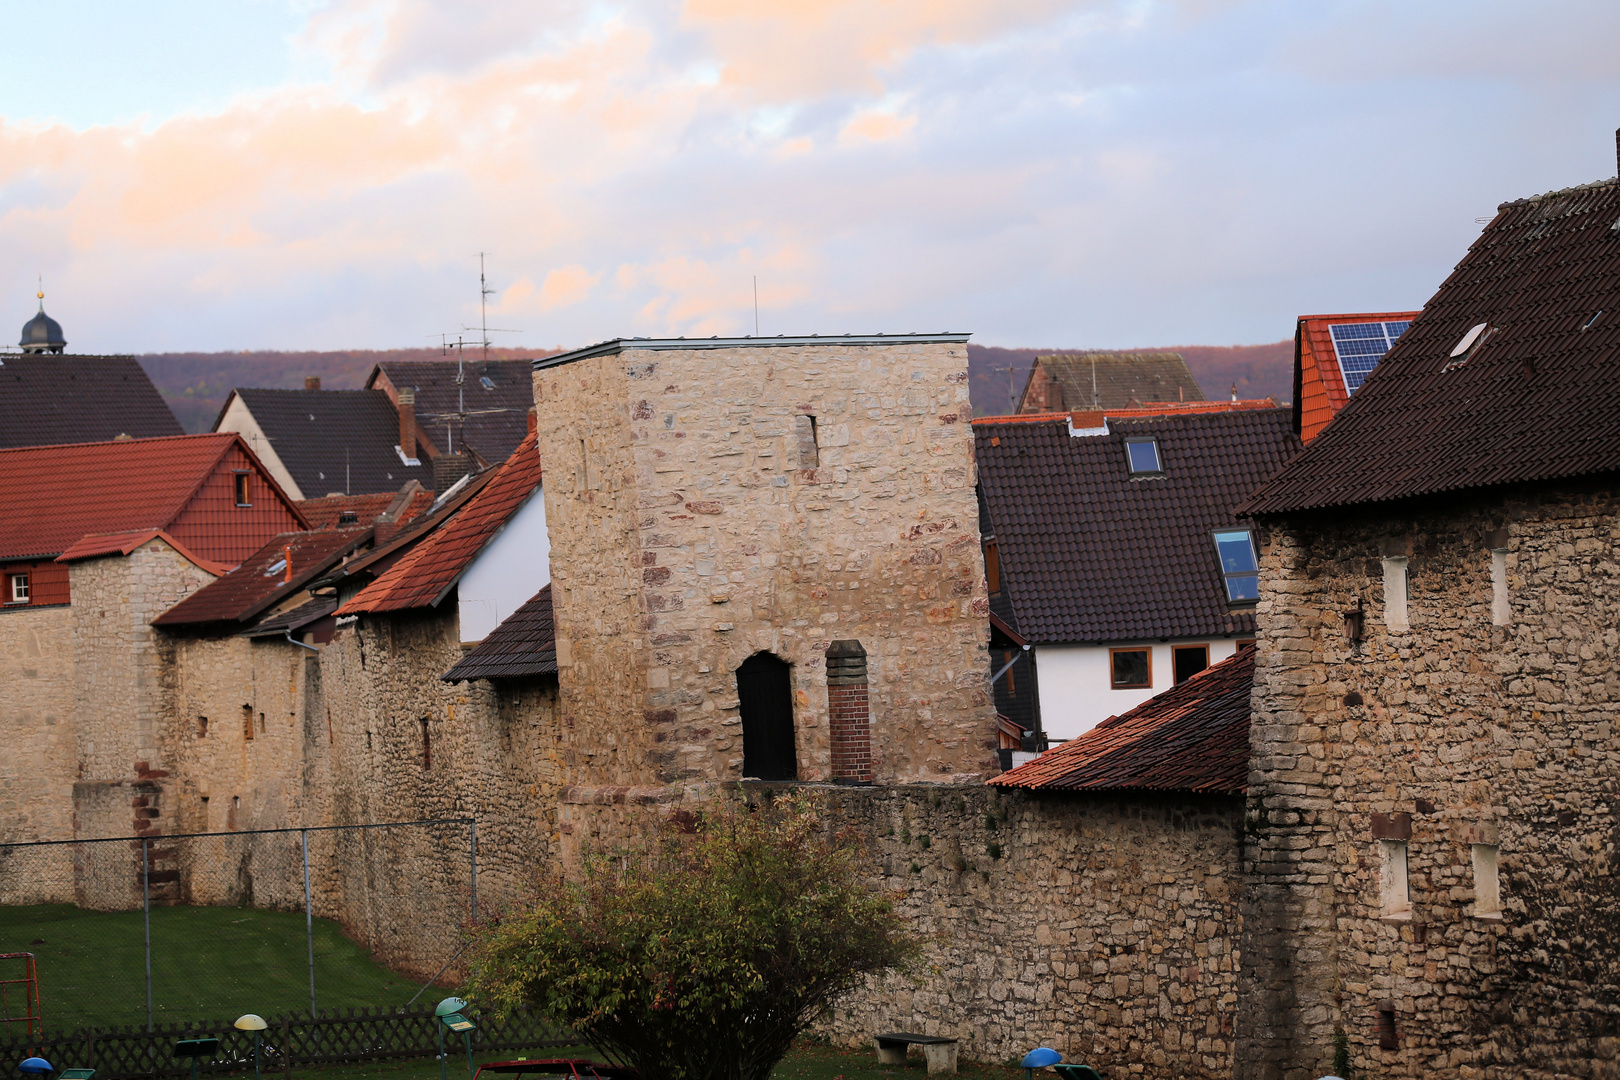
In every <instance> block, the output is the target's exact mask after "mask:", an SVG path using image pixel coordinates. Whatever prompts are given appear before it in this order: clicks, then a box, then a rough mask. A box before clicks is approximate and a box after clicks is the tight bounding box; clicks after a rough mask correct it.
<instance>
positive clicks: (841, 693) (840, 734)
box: [827, 641, 872, 784]
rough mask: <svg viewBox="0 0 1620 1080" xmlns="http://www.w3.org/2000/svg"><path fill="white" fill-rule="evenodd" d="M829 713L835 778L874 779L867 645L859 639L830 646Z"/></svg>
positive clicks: (836, 780) (854, 781)
mask: <svg viewBox="0 0 1620 1080" xmlns="http://www.w3.org/2000/svg"><path fill="white" fill-rule="evenodd" d="M827 714H828V717H829V720H830V724H831V728H832V772H833V782H834V783H840V784H870V783H871V782H872V708H871V702H870V701H869V700H868V698H867V681H866V649H865V648H863V647H862V646H861V643H860V642H859V641H835V642H833V643H832V644H831V645H829V646H828V647H827Z"/></svg>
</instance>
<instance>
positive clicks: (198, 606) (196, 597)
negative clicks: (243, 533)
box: [152, 529, 371, 626]
mask: <svg viewBox="0 0 1620 1080" xmlns="http://www.w3.org/2000/svg"><path fill="white" fill-rule="evenodd" d="M370 537H371V530H370V529H332V530H328V531H323V532H301V533H287V534H284V535H282V536H277V537H274V538H272V539H271V540H270V542H269V543H267V544H265V545H264V547H262V548H260V549H259V550H258V551H256V552H254V553H253V555H252V556H251V557H249V558H248V559H247V560H246V561H244V562H243V563H242V565H241V566H239V567H237V568H236V569H235V570H233V571H231V572H230V573H228V574H226V575H225V576H224V577H222V578H220V579H219V580H217V581H211V582H209V583H208V584H207V585H205V586H203V587H202V588H201V589H198V590H197V591H196V592H194V593H192V594H191V595H190V596H188V597H186V598H185V599H184V600H182V601H180V602H179V603H178V604H176V605H175V606H174V607H172V608H170V609H169V610H168V611H165V612H164V613H163V614H161V615H159V616H158V617H157V618H155V619H153V620H152V625H153V626H194V625H199V624H203V623H221V622H223V623H245V622H250V621H252V620H253V619H256V618H258V617H259V616H260V615H262V614H264V613H265V612H266V611H269V610H270V609H271V608H273V607H275V606H276V605H277V604H278V603H280V602H281V601H283V600H286V599H287V598H288V597H291V596H297V595H298V594H300V593H302V592H303V591H304V589H305V587H306V586H308V584H309V583H310V582H311V581H313V580H314V579H315V578H316V577H318V576H320V575H321V574H324V573H325V572H326V571H328V570H330V569H331V568H332V567H333V566H335V565H337V563H338V562H339V561H341V560H342V558H343V557H344V556H345V555H348V554H351V553H352V552H353V551H354V550H355V549H356V548H358V547H359V546H360V545H362V544H364V543H366V542H367V540H369V539H370ZM289 556H290V559H289ZM286 561H290V563H291V572H290V573H289V572H288V570H287V568H286V567H285V565H283V566H280V567H278V566H277V564H282V563H284V562H286ZM272 568H275V572H274V573H272V572H271V570H272Z"/></svg>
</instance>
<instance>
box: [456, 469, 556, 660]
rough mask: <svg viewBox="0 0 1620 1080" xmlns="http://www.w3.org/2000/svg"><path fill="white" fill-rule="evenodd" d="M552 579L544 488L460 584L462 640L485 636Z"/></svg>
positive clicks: (462, 578) (504, 529)
mask: <svg viewBox="0 0 1620 1080" xmlns="http://www.w3.org/2000/svg"><path fill="white" fill-rule="evenodd" d="M550 580H551V539H550V537H549V535H548V534H547V532H546V500H545V497H544V495H543V493H542V492H541V490H540V489H539V488H535V490H534V494H532V495H530V496H529V501H528V502H526V503H524V504H523V505H522V506H520V507H518V510H517V513H515V514H513V515H512V517H511V518H510V519H509V520H508V521H507V523H506V527H505V528H503V529H502V530H501V531H500V532H499V533H497V534H496V536H495V539H494V540H491V541H490V542H489V546H488V547H486V548H484V550H483V551H481V552H479V553H478V557H477V558H476V559H474V560H473V563H472V565H471V566H469V567H468V568H467V572H466V573H465V574H463V575H462V577H461V581H460V582H459V583H458V584H457V586H456V595H457V596H458V597H459V599H460V602H461V612H460V614H461V640H462V641H482V640H484V638H486V637H487V636H489V632H490V631H491V630H493V629H495V628H496V627H497V626H499V625H500V624H501V623H502V622H504V621H505V620H506V617H507V616H508V615H511V614H512V612H514V611H516V610H517V609H518V608H520V607H522V606H523V605H524V604H525V603H527V602H528V601H529V599H530V598H531V597H532V596H534V594H535V593H537V592H539V591H540V590H541V589H542V588H543V587H544V586H545V585H546V583H547V582H549V581H550Z"/></svg>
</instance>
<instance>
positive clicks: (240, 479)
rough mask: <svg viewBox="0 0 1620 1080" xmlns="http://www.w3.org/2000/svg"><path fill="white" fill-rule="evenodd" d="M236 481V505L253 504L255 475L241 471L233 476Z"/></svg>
mask: <svg viewBox="0 0 1620 1080" xmlns="http://www.w3.org/2000/svg"><path fill="white" fill-rule="evenodd" d="M232 479H233V480H234V481H235V482H236V505H237V506H252V505H253V477H252V476H251V474H249V473H245V472H239V473H235V474H233V476H232Z"/></svg>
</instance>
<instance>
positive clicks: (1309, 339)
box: [1294, 311, 1418, 443]
mask: <svg viewBox="0 0 1620 1080" xmlns="http://www.w3.org/2000/svg"><path fill="white" fill-rule="evenodd" d="M1417 315H1418V313H1417V312H1415V311H1372V312H1360V313H1356V314H1350V315H1301V316H1300V317H1299V323H1298V325H1297V326H1296V327H1295V330H1294V430H1295V431H1296V432H1298V433H1299V436H1300V438H1301V439H1302V440H1303V441H1305V442H1307V443H1309V442H1310V441H1311V440H1313V439H1315V438H1316V436H1317V435H1318V434H1320V433H1321V431H1322V429H1323V428H1325V427H1327V425H1328V421H1329V420H1332V419H1333V417H1334V416H1336V415H1337V414H1338V412H1339V410H1340V409H1342V408H1344V406H1345V403H1346V402H1347V401H1349V400H1350V393H1349V391H1347V390H1346V389H1345V387H1344V373H1343V372H1342V371H1341V370H1340V369H1339V354H1338V352H1337V350H1335V349H1334V348H1333V331H1332V327H1335V326H1346V325H1353V324H1355V323H1375V322H1377V323H1385V322H1410V321H1412V320H1413V319H1415V318H1417ZM1380 362H1382V361H1380Z"/></svg>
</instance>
